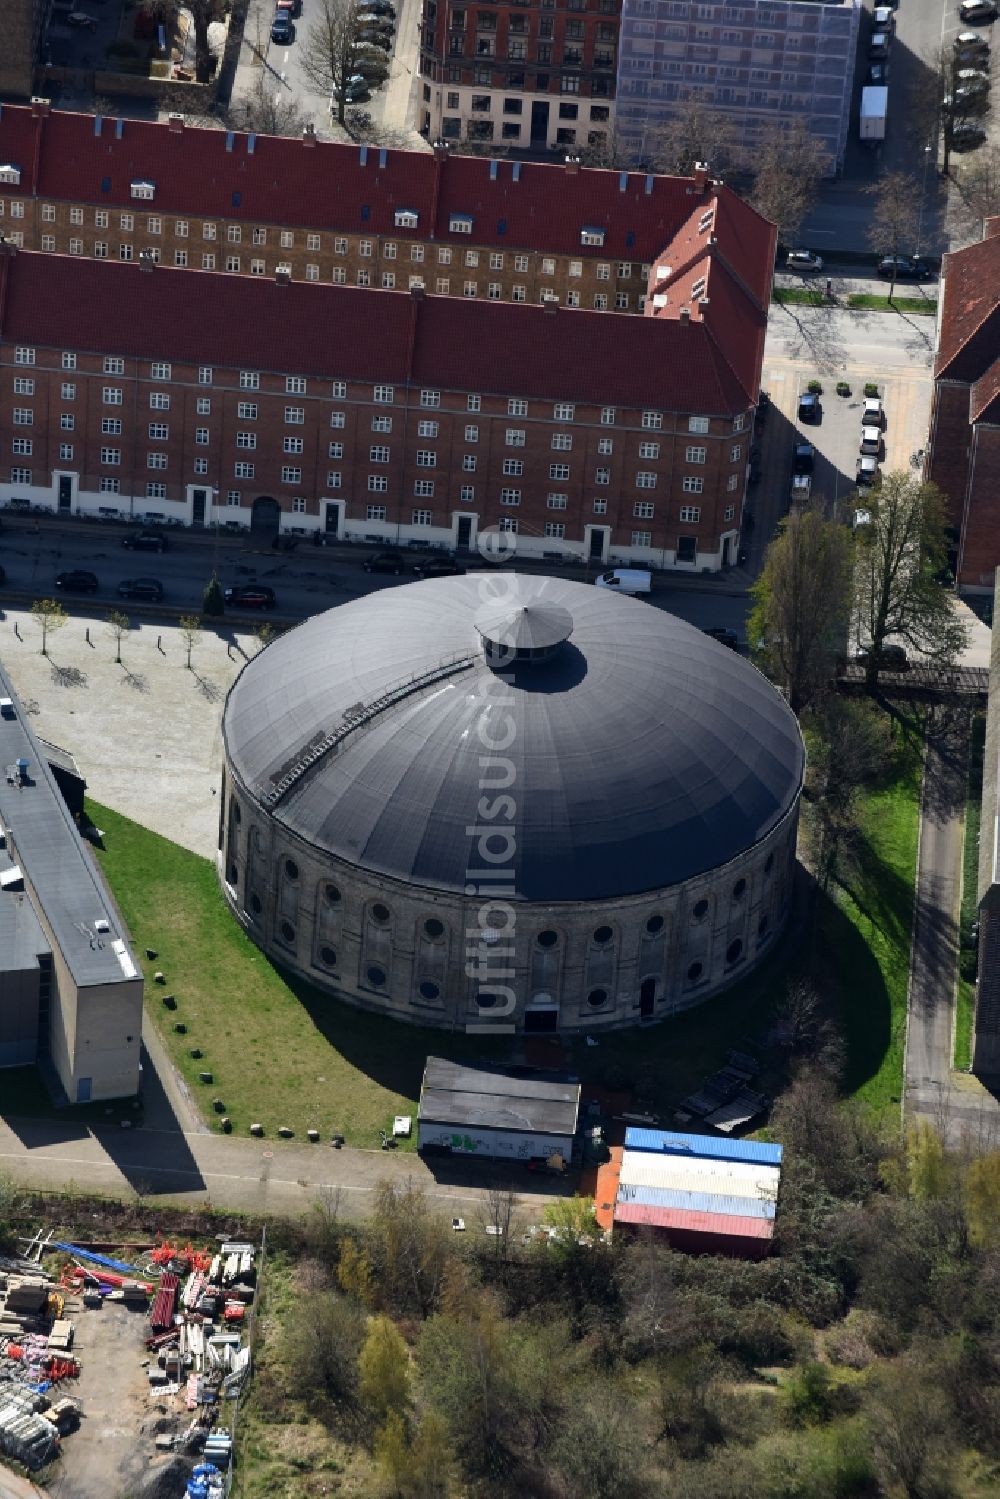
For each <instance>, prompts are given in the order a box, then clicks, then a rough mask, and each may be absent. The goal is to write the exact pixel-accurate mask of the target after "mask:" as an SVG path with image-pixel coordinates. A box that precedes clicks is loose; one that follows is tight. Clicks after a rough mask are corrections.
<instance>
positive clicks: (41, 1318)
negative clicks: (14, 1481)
mask: <svg viewBox="0 0 1000 1499" xmlns="http://www.w3.org/2000/svg"><path fill="white" fill-rule="evenodd" d="M65 1309H66V1302H65V1297H64V1296H63V1295H62V1294H61V1292H60V1291H59V1289H58V1287H57V1286H56V1284H55V1282H54V1281H53V1279H52V1277H51V1276H50V1275H49V1274H48V1273H47V1272H46V1271H45V1270H43V1269H42V1268H41V1267H40V1266H39V1265H38V1264H37V1263H35V1262H34V1261H33V1260H29V1259H6V1258H0V1452H2V1453H4V1454H6V1456H8V1457H11V1458H13V1459H14V1460H15V1461H17V1462H20V1463H23V1464H24V1466H25V1467H26V1468H30V1469H32V1470H37V1469H38V1468H41V1467H43V1466H44V1465H45V1463H47V1462H48V1461H49V1460H50V1459H51V1458H52V1457H53V1456H54V1455H55V1452H56V1450H57V1448H58V1446H59V1437H60V1432H61V1431H62V1430H65V1429H68V1428H69V1426H70V1425H71V1424H72V1423H71V1422H70V1421H69V1419H68V1417H69V1415H70V1414H71V1413H72V1414H73V1415H75V1413H76V1407H75V1405H74V1404H73V1402H72V1401H65V1400H60V1401H58V1402H57V1403H56V1404H55V1405H53V1401H52V1400H51V1399H50V1397H49V1395H48V1391H49V1390H50V1389H51V1388H52V1387H53V1386H54V1385H57V1384H59V1382H60V1381H61V1380H64V1379H75V1378H76V1376H77V1375H78V1374H79V1372H80V1365H79V1363H78V1362H77V1360H76V1359H75V1358H71V1357H70V1356H69V1350H70V1348H71V1347H72V1345H73V1336H74V1325H73V1323H72V1321H70V1320H69V1319H67V1318H64V1317H63V1312H64V1310H65Z"/></svg>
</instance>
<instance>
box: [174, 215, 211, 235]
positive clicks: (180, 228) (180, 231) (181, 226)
mask: <svg viewBox="0 0 1000 1499" xmlns="http://www.w3.org/2000/svg"><path fill="white" fill-rule="evenodd" d="M174 233H175V234H176V236H177V238H178V239H187V237H188V221H187V219H178V220H177V221H176V222H175V224H174ZM205 238H206V239H207V238H208V236H207V235H206V236H205Z"/></svg>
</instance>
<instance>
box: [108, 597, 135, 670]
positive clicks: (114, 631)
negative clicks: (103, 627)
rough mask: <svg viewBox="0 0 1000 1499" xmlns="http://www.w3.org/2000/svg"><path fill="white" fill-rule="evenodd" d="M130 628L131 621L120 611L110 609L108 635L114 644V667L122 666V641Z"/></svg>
mask: <svg viewBox="0 0 1000 1499" xmlns="http://www.w3.org/2000/svg"><path fill="white" fill-rule="evenodd" d="M130 628H131V621H130V619H129V617H128V615H127V614H123V613H122V611H121V610H120V609H112V610H111V613H110V614H109V615H108V634H109V635H110V636H111V638H112V640H113V641H114V643H115V665H116V666H121V664H122V641H123V640H124V638H125V636H126V635H127V634H128V632H129V629H130Z"/></svg>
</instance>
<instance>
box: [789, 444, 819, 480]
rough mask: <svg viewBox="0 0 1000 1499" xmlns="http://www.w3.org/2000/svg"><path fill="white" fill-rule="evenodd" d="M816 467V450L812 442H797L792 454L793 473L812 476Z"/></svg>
mask: <svg viewBox="0 0 1000 1499" xmlns="http://www.w3.org/2000/svg"><path fill="white" fill-rule="evenodd" d="M815 466H816V449H815V448H814V447H813V445H812V443H811V442H797V443H796V444H795V447H794V449H793V452H792V473H793V474H811V473H812V471H813V469H814V468H815Z"/></svg>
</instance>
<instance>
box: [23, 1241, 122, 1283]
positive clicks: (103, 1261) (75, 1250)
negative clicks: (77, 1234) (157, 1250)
mask: <svg viewBox="0 0 1000 1499" xmlns="http://www.w3.org/2000/svg"><path fill="white" fill-rule="evenodd" d="M45 1247H46V1249H64V1250H65V1251H66V1253H67V1254H73V1255H76V1256H78V1257H79V1258H80V1259H81V1260H90V1261H91V1262H92V1263H93V1264H95V1265H107V1267H108V1269H109V1270H117V1271H118V1273H119V1274H120V1275H141V1274H142V1271H141V1270H137V1269H136V1268H135V1266H134V1265H126V1264H124V1263H123V1262H122V1261H121V1260H109V1259H108V1257H107V1255H105V1254H94V1253H93V1252H92V1251H91V1250H89V1249H81V1248H80V1246H79V1244H60V1243H59V1241H58V1240H57V1239H53V1240H52V1243H51V1244H47V1245H46V1246H45Z"/></svg>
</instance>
